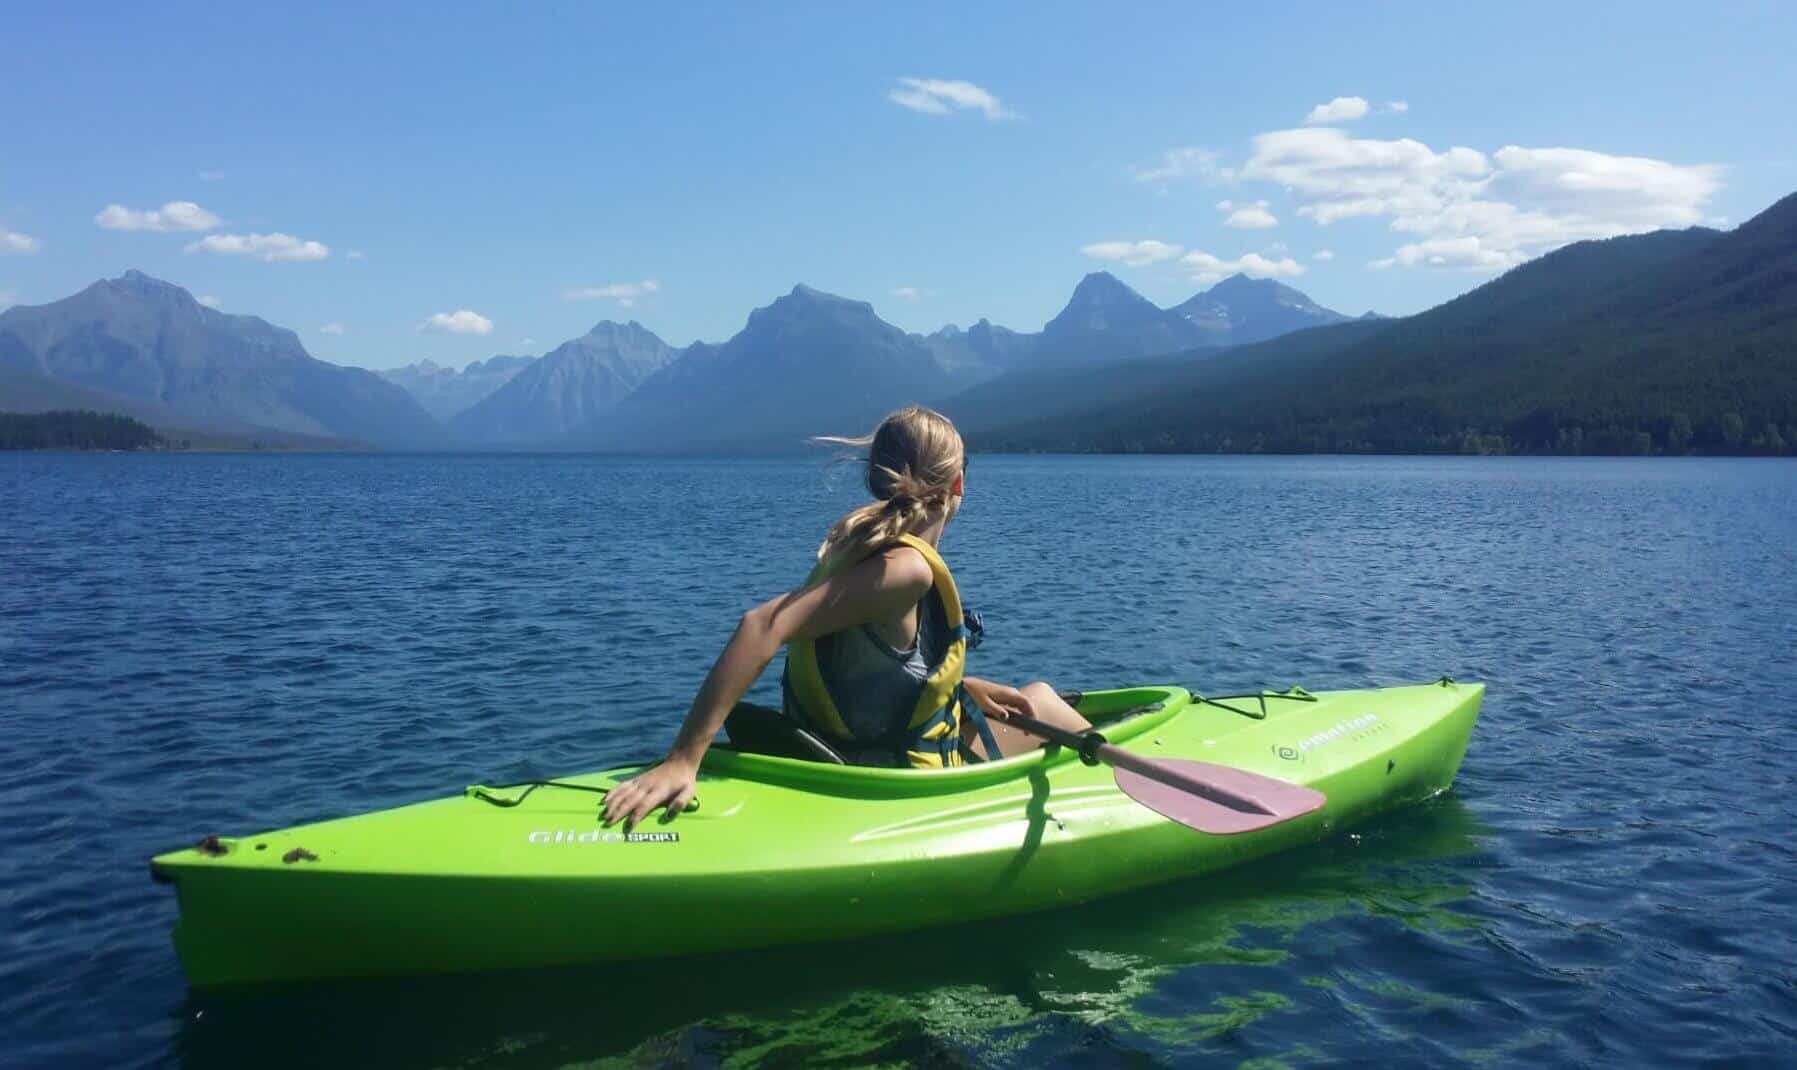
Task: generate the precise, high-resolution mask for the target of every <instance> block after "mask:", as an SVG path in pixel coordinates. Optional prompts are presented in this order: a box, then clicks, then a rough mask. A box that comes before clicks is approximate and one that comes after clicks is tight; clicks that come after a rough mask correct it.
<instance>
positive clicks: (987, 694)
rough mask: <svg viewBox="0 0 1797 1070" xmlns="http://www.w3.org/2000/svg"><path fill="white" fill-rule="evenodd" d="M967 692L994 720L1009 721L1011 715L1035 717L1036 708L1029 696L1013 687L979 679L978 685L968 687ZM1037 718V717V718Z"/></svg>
mask: <svg viewBox="0 0 1797 1070" xmlns="http://www.w3.org/2000/svg"><path fill="white" fill-rule="evenodd" d="M967 692H968V694H970V695H972V696H973V700H974V701H975V702H977V703H979V704H980V709H981V710H982V711H984V712H985V714H986V716H988V717H990V718H992V719H993V720H995V721H1009V720H1010V719H1011V718H1012V717H1013V716H1018V715H1021V716H1024V717H1035V716H1036V709H1035V706H1034V705H1032V704H1031V702H1030V697H1029V696H1028V695H1026V694H1024V693H1023V692H1021V691H1019V690H1017V689H1016V688H1014V687H1009V686H1006V685H1005V684H995V683H990V682H988V681H980V686H978V687H969V688H968V689H967ZM1038 719H1039V718H1038Z"/></svg>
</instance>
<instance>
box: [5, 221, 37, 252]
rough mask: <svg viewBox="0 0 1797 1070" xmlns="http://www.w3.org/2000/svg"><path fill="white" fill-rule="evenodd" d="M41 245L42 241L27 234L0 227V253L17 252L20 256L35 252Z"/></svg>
mask: <svg viewBox="0 0 1797 1070" xmlns="http://www.w3.org/2000/svg"><path fill="white" fill-rule="evenodd" d="M43 247H44V243H43V242H41V241H38V240H37V239H36V238H34V237H32V236H31V235H29V234H20V233H19V232H18V231H16V230H7V229H6V228H5V227H0V253H17V254H19V255H20V256H25V255H27V254H29V253H35V252H37V251H38V250H39V249H42V248H43Z"/></svg>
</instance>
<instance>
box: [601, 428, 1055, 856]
mask: <svg viewBox="0 0 1797 1070" xmlns="http://www.w3.org/2000/svg"><path fill="white" fill-rule="evenodd" d="M819 441H821V442H830V443H835V444H838V445H845V446H853V447H857V448H866V449H867V451H868V452H867V489H868V491H869V492H870V493H872V495H873V496H874V498H875V499H876V500H875V501H874V502H872V503H871V504H869V505H864V506H862V507H861V508H859V509H856V510H855V511H854V512H852V513H850V514H848V515H847V516H845V517H843V518H842V519H840V520H838V521H837V522H836V523H835V524H834V525H832V526H831V528H830V531H829V533H828V534H827V535H826V536H825V537H824V543H823V546H822V547H820V548H819V549H818V564H817V567H816V568H815V569H814V570H813V571H812V574H811V577H810V578H809V579H808V580H807V581H806V583H805V585H804V586H803V587H800V588H799V589H798V590H795V591H789V592H787V593H786V594H783V595H780V596H778V597H776V598H773V599H770V600H769V601H767V602H764V603H762V604H761V605H759V606H756V607H755V608H754V609H751V610H749V611H748V612H747V613H744V614H743V618H742V622H741V623H740V624H739V625H737V628H736V634H735V635H733V636H731V638H730V642H729V643H728V644H727V645H726V646H725V647H724V652H723V653H722V654H720V655H719V656H718V660H717V663H716V664H714V665H713V666H712V668H711V672H710V674H709V675H707V676H706V677H705V683H704V684H703V685H701V686H700V688H699V694H698V697H697V698H695V699H694V700H693V705H692V709H691V710H690V711H689V712H688V713H687V715H686V721H685V723H684V724H682V725H681V727H680V734H679V736H678V737H676V739H675V741H674V747H673V749H672V750H670V751H669V752H668V756H667V758H666V759H664V760H663V761H662V762H661V763H660V764H659V765H656V766H654V767H653V768H651V769H648V770H646V771H644V772H643V773H642V774H640V775H638V776H636V777H634V778H632V779H630V780H627V781H625V782H624V783H622V784H620V785H618V786H617V787H616V788H613V789H612V791H611V792H610V793H609V794H608V795H607V796H606V799H605V811H604V819H605V823H606V824H608V825H610V824H612V823H614V822H616V821H619V820H622V821H624V822H625V823H626V825H627V826H634V825H635V824H636V823H637V822H639V821H641V820H642V819H643V818H645V817H647V816H648V815H649V814H650V813H651V812H653V811H654V810H656V809H657V808H662V809H664V810H665V812H666V815H667V817H668V818H672V816H673V815H675V814H677V813H679V812H680V811H681V810H682V809H684V808H685V806H686V805H687V803H688V802H689V801H690V800H691V799H692V797H693V794H694V780H695V778H696V777H697V775H698V770H699V761H700V759H702V758H703V757H704V756H705V751H706V748H708V747H709V746H710V745H711V740H712V737H713V736H715V735H717V732H718V729H719V728H721V727H722V726H723V724H724V720H725V718H727V717H728V716H729V715H730V711H731V710H732V709H734V708H735V706H736V703H737V701H738V700H740V699H741V698H742V696H743V694H744V693H745V692H747V691H748V689H749V687H750V685H751V684H753V683H754V682H755V680H756V678H757V677H759V676H760V675H761V673H762V670H764V669H766V668H767V666H768V663H769V662H770V661H772V660H773V659H774V655H775V654H777V653H778V652H779V651H780V648H781V647H782V646H784V647H786V648H787V665H786V674H785V677H784V679H783V680H782V683H783V685H784V686H783V690H784V692H785V699H786V713H787V715H788V716H791V717H794V718H796V719H798V720H799V721H800V722H801V723H803V724H805V725H806V727H808V728H810V729H811V730H812V731H814V732H817V733H819V734H820V735H822V736H823V737H824V738H826V739H828V740H829V741H830V742H831V743H832V744H833V745H835V746H836V748H837V749H838V751H839V752H840V753H842V754H843V756H844V757H845V758H846V759H847V760H848V761H850V762H852V763H855V764H865V765H893V766H915V767H922V768H935V767H942V766H954V765H960V764H962V763H963V762H967V761H992V760H996V759H997V758H1000V757H1002V756H1004V755H1006V754H1016V753H1018V752H1020V751H1024V750H1027V749H1029V748H1032V747H1040V746H1042V745H1043V744H1042V742H1041V741H1040V740H1039V739H1037V738H1036V737H1034V736H1030V735H1027V734H1026V733H1024V732H1022V731H1021V730H1019V729H1016V728H1012V727H1010V726H1008V725H1006V724H1004V723H1003V722H1004V721H1005V720H1006V719H1007V718H1009V717H1010V716H1011V715H1012V714H1014V713H1020V714H1024V715H1027V716H1030V717H1034V718H1036V719H1037V720H1042V721H1048V722H1050V723H1052V724H1056V725H1060V726H1061V727H1063V728H1067V729H1070V730H1073V731H1083V730H1085V729H1086V728H1088V727H1090V725H1089V724H1088V723H1087V721H1086V720H1085V718H1083V717H1081V716H1080V715H1079V713H1078V712H1077V711H1076V710H1074V709H1073V707H1071V706H1069V705H1067V703H1065V702H1063V701H1062V700H1061V698H1060V697H1059V696H1058V695H1057V694H1056V693H1055V690H1054V688H1052V687H1050V686H1048V685H1047V684H1045V683H1033V684H1029V685H1027V686H1025V687H1022V688H1015V687H1007V686H1005V685H1004V684H996V683H992V682H990V681H987V680H980V679H976V678H974V677H972V676H967V675H965V673H964V672H963V671H962V670H963V667H964V665H965V661H966V652H967V631H966V629H965V627H964V626H963V619H962V609H961V604H960V595H959V592H958V591H957V590H956V589H955V585H954V580H953V578H952V577H951V576H950V574H949V571H948V567H947V566H946V565H945V564H944V563H943V561H942V558H941V557H940V556H939V555H938V554H937V552H936V547H937V545H938V544H939V543H940V542H941V541H942V531H943V528H945V527H946V526H947V525H948V522H949V521H950V520H951V519H953V518H954V516H955V513H956V511H958V510H959V509H960V507H961V499H962V497H963V495H964V494H965V493H966V491H967V454H966V451H965V449H964V448H963V446H962V444H961V436H960V434H959V433H958V432H956V431H955V426H954V424H952V423H950V422H949V421H948V418H947V417H945V416H943V415H941V414H940V413H937V412H933V411H931V410H929V409H925V408H921V407H915V406H914V407H912V408H908V409H902V410H900V411H898V412H895V413H893V414H892V415H891V416H888V417H887V418H886V419H885V420H883V421H881V423H880V426H879V427H877V428H875V429H874V432H873V433H872V434H871V435H868V436H866V437H864V438H858V439H843V438H824V439H820V440H819ZM982 714H983V715H984V716H982ZM986 717H991V718H992V721H991V722H988V721H987V720H986Z"/></svg>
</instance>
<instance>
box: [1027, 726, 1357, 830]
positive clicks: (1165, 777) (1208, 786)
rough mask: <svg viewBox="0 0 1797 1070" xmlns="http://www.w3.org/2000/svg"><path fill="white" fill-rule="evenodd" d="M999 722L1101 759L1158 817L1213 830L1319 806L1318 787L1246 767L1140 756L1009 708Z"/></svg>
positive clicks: (1272, 821) (1084, 757)
mask: <svg viewBox="0 0 1797 1070" xmlns="http://www.w3.org/2000/svg"><path fill="white" fill-rule="evenodd" d="M1003 723H1004V724H1008V725H1011V726H1013V727H1016V728H1020V729H1022V730H1023V731H1025V732H1028V733H1030V734H1031V735H1033V736H1041V737H1042V738H1043V739H1046V740H1048V741H1049V742H1051V743H1056V744H1059V745H1060V746H1063V747H1066V748H1067V749H1068V750H1070V751H1072V752H1074V753H1075V754H1077V755H1079V758H1080V761H1082V762H1085V763H1086V764H1087V765H1097V764H1098V763H1100V762H1103V763H1104V764H1105V765H1108V766H1110V767H1111V770H1112V772H1113V774H1114V775H1115V776H1116V778H1117V788H1118V790H1120V791H1122V792H1123V794H1125V795H1127V796H1129V797H1130V798H1132V799H1134V800H1135V801H1136V802H1139V803H1141V804H1142V805H1143V806H1146V807H1148V809H1150V810H1153V811H1154V812H1155V813H1157V814H1159V815H1161V816H1162V817H1165V818H1169V819H1171V820H1173V821H1177V822H1179V823H1180V824H1182V825H1184V826H1186V827H1187V828H1191V829H1197V830H1198V831H1199V832H1208V833H1210V834H1211V835H1213V836H1230V835H1234V834H1236V833H1238V832H1253V831H1255V830H1256V829H1264V828H1266V827H1268V826H1270V825H1277V824H1279V823H1280V822H1282V821H1290V820H1292V819H1293V818H1296V817H1303V816H1304V815H1305V814H1308V813H1311V812H1313V811H1316V810H1319V809H1321V808H1322V806H1323V804H1324V803H1326V802H1328V801H1329V800H1328V797H1327V796H1325V795H1324V794H1323V793H1322V792H1320V791H1313V790H1312V789H1310V788H1306V787H1302V786H1300V785H1298V784H1293V783H1291V782H1289V781H1285V780H1276V779H1274V778H1273V777H1270V776H1262V775H1261V774H1259V773H1250V772H1248V771H1247V770H1246V769H1235V768H1232V767H1230V766H1227V765H1217V764H1215V763H1213V762H1194V761H1188V760H1186V759H1183V758H1144V757H1143V756H1141V755H1139V754H1136V753H1134V752H1132V751H1127V750H1124V749H1123V748H1122V747H1118V746H1115V745H1113V744H1111V743H1109V742H1107V741H1106V740H1105V738H1104V736H1102V735H1100V734H1099V733H1098V732H1097V731H1096V730H1091V731H1086V732H1069V731H1067V730H1066V729H1064V728H1057V727H1055V726H1054V725H1051V724H1048V723H1046V722H1044V721H1038V720H1036V719H1035V718H1034V717H1025V716H1023V715H1021V714H1013V715H1012V716H1010V717H1008V718H1006V719H1005V721H1004V722H1003Z"/></svg>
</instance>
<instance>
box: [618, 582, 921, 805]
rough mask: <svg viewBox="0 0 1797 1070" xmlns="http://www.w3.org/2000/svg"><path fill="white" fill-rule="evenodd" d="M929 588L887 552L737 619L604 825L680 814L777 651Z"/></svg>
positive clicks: (907, 602)
mask: <svg viewBox="0 0 1797 1070" xmlns="http://www.w3.org/2000/svg"><path fill="white" fill-rule="evenodd" d="M932 582H933V579H932V576H931V573H930V567H929V564H928V563H927V562H925V561H924V559H923V555H922V554H920V553H918V552H917V551H916V550H910V549H895V550H889V551H887V552H886V553H883V554H876V555H875V556H873V557H870V558H868V559H867V560H865V561H863V562H861V563H860V564H858V565H855V566H854V567H852V568H849V569H845V570H843V571H842V572H839V573H837V574H836V575H834V576H831V577H829V578H827V579H824V580H821V581H819V582H817V583H814V584H812V585H811V586H809V587H803V588H800V589H799V590H796V591H790V592H788V593H786V594H783V595H780V596H779V597H777V598H771V599H769V600H768V601H766V602H763V603H762V604H761V605H758V606H756V607H755V608H754V609H751V610H749V611H748V612H747V613H744V614H743V616H742V620H741V621H740V622H739V623H738V624H737V626H736V633H735V634H734V635H732V636H731V637H730V642H729V643H727V644H725V646H724V652H723V653H722V654H719V655H718V659H717V661H716V662H715V663H714V664H713V665H712V667H711V672H709V673H707V674H706V676H705V682H704V683H703V684H701V685H700V686H699V693H698V695H697V696H696V697H694V699H693V704H692V708H691V709H689V710H688V711H687V714H686V720H685V721H684V722H682V723H681V726H680V732H679V734H678V735H677V736H675V738H674V746H673V748H672V749H671V750H669V751H668V756H667V758H666V759H664V760H663V761H662V762H661V764H660V765H657V766H655V767H654V768H652V769H649V770H646V771H645V772H643V773H641V774H640V775H638V776H635V777H632V778H631V779H630V780H627V781H625V782H624V783H622V784H619V785H618V786H617V787H615V788H613V789H612V790H611V791H610V792H609V793H607V795H606V797H605V809H604V821H605V823H606V824H607V825H610V824H612V823H614V822H616V821H618V820H620V819H621V820H623V821H624V824H625V827H626V828H630V827H633V826H635V825H636V823H637V822H639V821H641V820H642V819H643V818H645V817H647V816H648V815H649V814H650V813H651V812H653V811H654V810H655V809H656V808H657V807H665V809H666V813H667V818H668V819H670V820H671V819H672V818H673V816H674V815H675V814H677V813H679V812H680V811H681V810H682V809H684V808H685V807H686V804H687V803H688V802H689V801H690V800H691V799H692V797H693V791H694V780H695V778H696V777H697V775H698V770H699V762H700V761H701V760H702V759H703V758H704V757H705V752H706V750H707V749H709V748H710V746H711V741H712V739H713V737H715V736H716V735H717V734H718V729H720V728H722V727H723V726H724V720H725V719H726V718H727V717H729V716H730V711H731V710H733V709H735V708H736V704H737V702H738V701H740V700H741V699H742V697H743V695H744V694H746V693H747V692H748V690H749V688H750V687H751V686H753V685H754V683H755V681H756V679H757V678H759V677H760V676H761V674H762V672H763V671H765V670H766V669H767V666H768V663H769V662H771V661H773V660H774V655H776V654H778V653H779V652H780V648H781V647H782V646H784V645H786V644H787V643H789V642H792V641H794V640H801V639H818V638H821V637H823V636H826V635H830V634H832V633H834V632H839V631H842V630H843V629H845V628H853V627H855V626H857V625H860V624H865V623H867V622H868V621H872V620H880V619H884V618H887V617H894V616H898V615H899V614H901V613H903V612H904V611H905V610H907V609H909V608H910V607H912V606H914V605H916V604H917V603H918V602H919V601H921V600H922V599H923V596H924V595H925V594H926V593H927V592H928V591H929V589H930V585H931V583H932Z"/></svg>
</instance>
